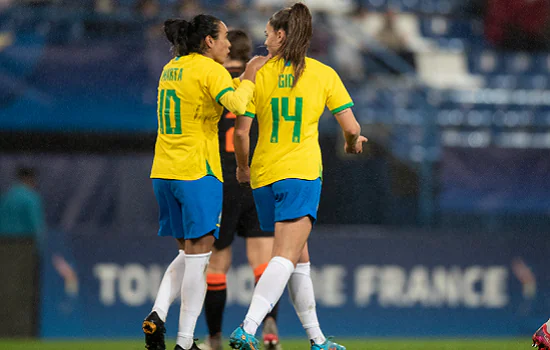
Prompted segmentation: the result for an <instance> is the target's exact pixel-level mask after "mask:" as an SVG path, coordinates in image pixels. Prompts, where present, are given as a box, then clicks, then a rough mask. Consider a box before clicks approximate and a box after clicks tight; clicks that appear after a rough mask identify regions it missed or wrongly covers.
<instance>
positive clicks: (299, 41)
mask: <svg viewBox="0 0 550 350" xmlns="http://www.w3.org/2000/svg"><path fill="white" fill-rule="evenodd" d="M269 24H271V26H272V27H273V29H274V30H275V31H277V30H279V29H282V30H284V31H285V33H286V40H285V41H284V42H283V43H282V45H281V48H280V49H279V53H278V55H279V56H280V57H281V58H283V59H284V60H285V62H290V63H291V64H292V66H294V83H293V86H296V83H297V82H298V79H300V77H301V76H302V73H303V72H304V69H305V66H306V54H307V50H308V48H309V44H310V40H311V36H312V34H313V29H312V27H313V26H312V19H311V12H310V11H309V8H308V7H307V6H306V5H304V4H303V3H301V2H298V3H296V4H294V5H292V7H289V8H286V9H283V10H280V11H278V12H276V13H275V14H274V15H273V16H272V17H271V18H270V19H269Z"/></svg>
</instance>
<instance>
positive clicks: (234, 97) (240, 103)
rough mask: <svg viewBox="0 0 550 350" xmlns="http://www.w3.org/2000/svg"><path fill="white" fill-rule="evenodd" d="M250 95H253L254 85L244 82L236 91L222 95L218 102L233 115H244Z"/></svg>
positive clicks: (247, 81)
mask: <svg viewBox="0 0 550 350" xmlns="http://www.w3.org/2000/svg"><path fill="white" fill-rule="evenodd" d="M252 95H254V83H253V82H251V81H250V80H244V81H242V82H241V84H240V85H239V87H238V88H237V90H235V91H227V93H224V95H223V96H222V97H221V98H220V99H219V102H220V103H221V104H222V105H223V106H224V107H225V108H227V109H228V110H229V111H231V112H233V113H235V115H244V114H245V113H246V106H247V105H248V103H249V102H250V100H251V99H252Z"/></svg>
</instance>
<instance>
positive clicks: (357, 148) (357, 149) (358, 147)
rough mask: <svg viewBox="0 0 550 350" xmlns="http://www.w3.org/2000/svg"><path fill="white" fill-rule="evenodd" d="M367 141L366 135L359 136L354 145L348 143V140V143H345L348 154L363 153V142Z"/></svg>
mask: <svg viewBox="0 0 550 350" xmlns="http://www.w3.org/2000/svg"><path fill="white" fill-rule="evenodd" d="M367 141H368V139H367V138H366V137H365V136H363V135H359V137H358V138H357V142H355V144H354V145H348V143H347V142H346V144H345V145H344V151H345V152H346V153H348V154H358V153H363V142H367Z"/></svg>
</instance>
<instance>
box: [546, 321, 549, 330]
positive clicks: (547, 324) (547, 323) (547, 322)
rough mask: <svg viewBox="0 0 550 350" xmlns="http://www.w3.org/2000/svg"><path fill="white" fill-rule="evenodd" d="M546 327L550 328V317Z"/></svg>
mask: <svg viewBox="0 0 550 350" xmlns="http://www.w3.org/2000/svg"><path fill="white" fill-rule="evenodd" d="M546 327H547V328H548V330H550V319H549V320H548V321H546Z"/></svg>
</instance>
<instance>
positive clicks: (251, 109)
mask: <svg viewBox="0 0 550 350" xmlns="http://www.w3.org/2000/svg"><path fill="white" fill-rule="evenodd" d="M243 115H245V116H247V117H250V118H256V101H255V99H254V97H252V99H251V100H250V102H248V106H246V112H244V114H243Z"/></svg>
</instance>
